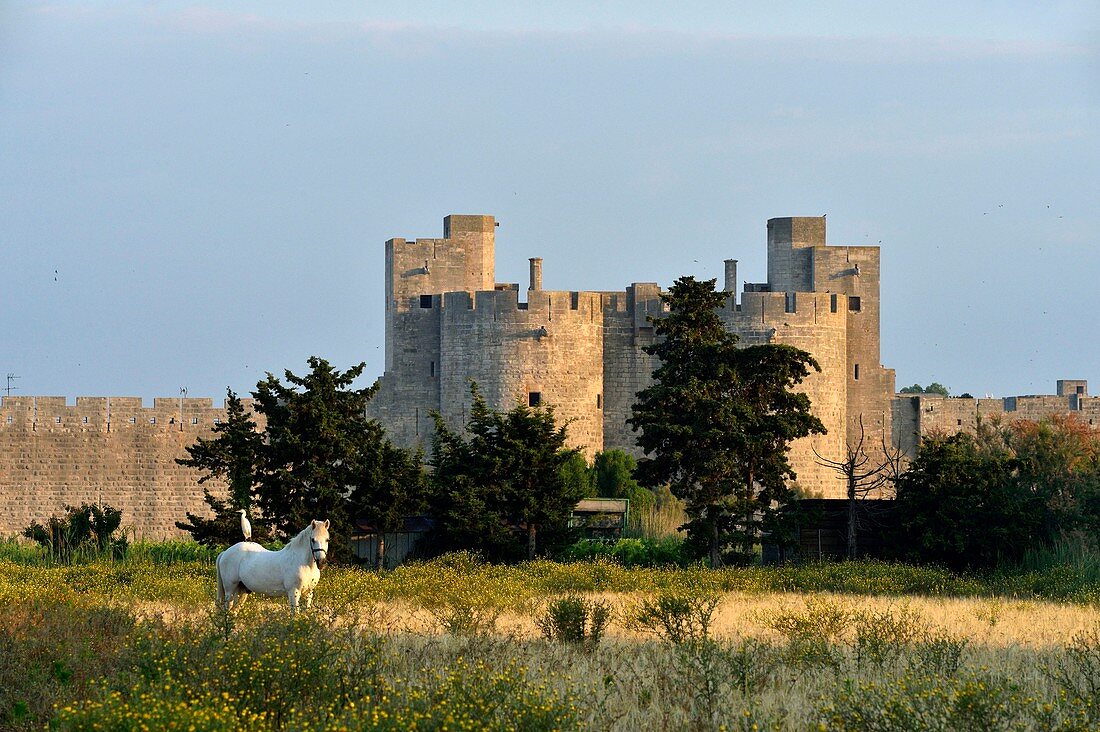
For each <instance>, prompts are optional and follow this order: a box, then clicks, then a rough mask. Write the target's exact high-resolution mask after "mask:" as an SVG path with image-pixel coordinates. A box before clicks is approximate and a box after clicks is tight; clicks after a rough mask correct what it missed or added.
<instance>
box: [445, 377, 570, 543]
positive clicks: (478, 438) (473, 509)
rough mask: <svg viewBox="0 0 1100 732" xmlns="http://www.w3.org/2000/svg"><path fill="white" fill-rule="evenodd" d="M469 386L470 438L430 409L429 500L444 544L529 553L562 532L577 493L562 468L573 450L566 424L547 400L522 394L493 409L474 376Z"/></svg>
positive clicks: (468, 426)
mask: <svg viewBox="0 0 1100 732" xmlns="http://www.w3.org/2000/svg"><path fill="white" fill-rule="evenodd" d="M470 392H471V395H472V396H473V406H472V407H471V409H470V419H469V423H468V424H467V426H466V432H467V434H468V435H469V437H468V438H467V437H464V436H463V435H461V434H459V433H458V432H456V431H454V430H452V429H451V428H450V427H448V426H447V424H446V423H445V422H444V421H443V419H442V417H440V416H439V415H434V417H435V425H436V435H435V442H434V449H433V453H432V461H431V462H432V465H433V467H434V469H435V470H434V476H433V479H434V482H435V486H436V489H435V490H436V499H435V501H434V502H433V504H434V506H435V507H436V508H437V510H438V512H439V516H438V518H439V519H440V521H441V522H442V527H441V534H442V538H443V544H444V546H445V547H446V548H452V549H474V550H476V551H480V552H481V553H483V554H484V555H485V556H486V557H487V558H490V559H517V558H519V557H521V556H526V557H527V558H528V559H533V558H534V557H535V555H536V552H537V550H538V549H539V548H540V547H543V548H545V547H547V546H548V544H549V543H550V541H549V540H550V539H551V538H553V537H554V536H555V535H560V534H561V533H563V532H564V530H565V528H566V527H567V525H568V521H569V517H570V515H571V513H572V511H573V508H574V507H575V506H576V503H577V501H578V500H580V498H582V497H583V493H582V492H581V490H580V488H579V486H578V485H577V484H576V483H575V482H572V481H567V480H566V478H565V471H564V470H563V467H564V466H565V465H566V464H568V463H569V462H570V461H572V460H573V455H575V454H576V450H570V449H567V448H566V447H565V439H566V432H565V427H564V426H558V425H557V423H556V421H555V418H554V411H553V408H552V407H549V406H546V407H529V406H528V405H526V404H524V403H522V402H520V403H517V404H516V406H514V407H513V408H512V409H511V410H509V411H507V412H499V411H496V410H492V409H490V408H489V406H488V405H487V404H486V402H485V399H484V397H482V395H481V393H480V391H478V389H477V385H476V384H472V385H471V387H470ZM540 537H541V538H540ZM524 547H525V549H524Z"/></svg>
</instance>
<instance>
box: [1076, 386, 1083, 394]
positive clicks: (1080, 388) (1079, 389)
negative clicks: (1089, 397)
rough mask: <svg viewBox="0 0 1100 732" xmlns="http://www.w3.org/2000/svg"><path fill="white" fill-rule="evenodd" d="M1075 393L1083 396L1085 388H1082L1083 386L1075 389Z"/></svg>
mask: <svg viewBox="0 0 1100 732" xmlns="http://www.w3.org/2000/svg"><path fill="white" fill-rule="evenodd" d="M1077 393H1078V394H1084V393H1085V387H1083V386H1079V387H1077Z"/></svg>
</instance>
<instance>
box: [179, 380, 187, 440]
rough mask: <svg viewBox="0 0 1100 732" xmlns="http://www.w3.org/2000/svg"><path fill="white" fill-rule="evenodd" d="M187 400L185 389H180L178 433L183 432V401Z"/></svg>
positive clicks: (183, 387)
mask: <svg viewBox="0 0 1100 732" xmlns="http://www.w3.org/2000/svg"><path fill="white" fill-rule="evenodd" d="M186 398H187V387H186V386H181V387H180V432H183V400H184V399H186Z"/></svg>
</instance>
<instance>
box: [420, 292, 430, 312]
mask: <svg viewBox="0 0 1100 732" xmlns="http://www.w3.org/2000/svg"><path fill="white" fill-rule="evenodd" d="M431 306H432V296H431V295H421V296H420V307H422V308H424V309H425V310H427V309H429V308H431Z"/></svg>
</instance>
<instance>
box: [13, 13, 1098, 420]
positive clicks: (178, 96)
mask: <svg viewBox="0 0 1100 732" xmlns="http://www.w3.org/2000/svg"><path fill="white" fill-rule="evenodd" d="M1098 204H1100V6H1097V5H1096V4H1095V3H1093V2H1057V1H1055V2H1050V3H1032V2H925V3H893V2H830V3H811V2H745V3H718V2H678V3H675V4H672V3H663V2H642V1H640V0H639V1H638V2H630V3H627V2H601V3H592V4H588V3H580V2H558V3H553V2H549V3H538V4H534V3H514V2H505V1H503V0H500V1H494V0H479V1H473V2H471V1H467V2H463V3H452V2H430V3H429V2H409V1H408V0H404V1H400V2H398V1H394V2H347V1H341V2H326V1H324V0H320V1H316V0H315V1H313V2H310V3H300V2H281V1H278V0H263V1H260V0H256V1H255V2H245V1H243V0H242V1H237V2H233V1H223V2H218V3H217V4H214V3H208V4H202V3H192V2H126V1H122V2H109V3H108V2H104V3H92V2H83V3H75V2H72V3H70V2H49V3H39V2H13V1H11V0H0V317H2V321H0V393H3V391H2V390H3V389H4V387H6V386H7V384H8V382H7V381H5V380H4V378H3V377H4V376H5V375H6V374H14V375H16V376H17V377H18V378H16V379H14V380H12V381H11V382H10V383H11V386H12V387H13V391H12V392H11V393H12V394H13V395H57V396H68V397H69V398H70V399H72V398H74V397H75V396H77V395H86V396H99V395H104V396H105V395H112V396H123V395H130V396H142V397H145V398H146V399H147V400H151V399H152V398H153V397H155V396H178V395H179V393H180V390H181V389H186V390H187V393H188V395H189V396H206V397H213V398H214V399H215V402H216V403H220V401H221V399H222V397H223V396H224V393H225V390H226V388H227V387H229V388H232V389H234V390H235V391H237V392H239V393H244V392H247V391H249V390H250V389H252V388H254V387H255V384H256V382H257V381H258V380H260V379H262V378H263V376H264V374H265V372H269V371H270V372H274V373H276V374H281V373H282V371H283V370H284V369H290V370H292V371H295V372H299V373H300V372H302V371H304V370H306V368H307V366H306V359H307V358H308V357H309V356H311V355H317V356H321V357H324V358H327V359H328V360H329V361H330V362H332V363H333V364H334V365H336V366H337V367H338V368H341V369H343V368H347V367H350V366H352V365H354V364H357V363H359V362H360V361H365V362H366V364H367V367H366V371H365V375H364V382H365V383H369V382H370V381H373V379H374V378H375V377H377V376H379V375H381V373H382V370H383V367H384V360H383V352H384V338H383V335H384V323H383V305H384V295H383V284H384V280H383V255H384V242H385V240H386V239H388V238H390V237H394V236H403V237H406V238H415V237H438V236H441V235H442V218H443V217H444V216H446V215H447V214H450V213H476V214H491V215H494V216H496V217H497V219H498V221H499V222H500V227H499V228H498V229H497V280H498V281H501V282H526V277H527V259H528V257H532V256H541V257H543V259H544V285H545V287H546V289H561V290H584V289H597V290H621V289H623V288H624V287H625V286H626V285H628V284H630V283H631V282H658V283H660V284H661V285H662V286H668V285H669V284H671V282H672V281H673V280H674V279H675V278H676V277H678V276H680V275H684V274H691V275H696V276H700V277H706V278H710V277H717V278H719V284H721V276H722V261H723V260H724V259H726V258H735V259H738V260H740V265H739V277H741V278H742V279H745V280H748V281H750V282H752V281H764V280H765V279H766V260H765V254H766V251H765V250H766V222H767V219H768V218H772V217H777V216H817V215H821V214H827V215H828V227H829V230H828V240H829V243H830V244H838V245H843V244H855V245H864V244H873V245H879V246H881V247H882V268H883V275H882V360H883V364H884V365H885V366H887V367H890V368H894V369H896V371H897V384H898V387H899V388H900V387H901V386H905V385H908V384H912V383H914V382H919V383H921V384H928V383H930V382H933V381H937V382H940V383H942V384H945V385H947V386H948V387H949V388H951V390H952V393H956V394H957V393H961V392H970V393H973V394H975V395H977V396H982V395H986V394H992V395H997V396H1006V395H1015V394H1036V393H1039V394H1042V393H1053V390H1054V382H1055V380H1056V379H1061V378H1084V379H1090V380H1091V381H1092V382H1093V384H1094V386H1093V390H1094V391H1095V392H1096V393H1100V337H1098V336H1100V329H1098V328H1097V327H1096V320H1097V318H1098V317H1100V286H1098V284H1100V277H1098V275H1100V246H1098V244H1100V241H1098V236H1097V232H1100V205H1098ZM150 403H151V402H150Z"/></svg>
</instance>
